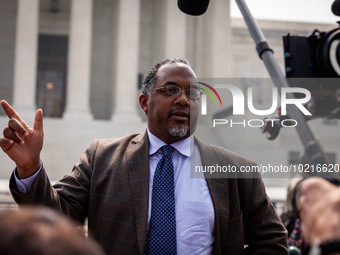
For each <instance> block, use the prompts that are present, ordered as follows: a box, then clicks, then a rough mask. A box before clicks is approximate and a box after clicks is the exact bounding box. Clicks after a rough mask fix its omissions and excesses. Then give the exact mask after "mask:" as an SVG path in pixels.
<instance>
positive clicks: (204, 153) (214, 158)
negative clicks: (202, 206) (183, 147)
mask: <svg viewBox="0 0 340 255" xmlns="http://www.w3.org/2000/svg"><path fill="white" fill-rule="evenodd" d="M195 141H196V143H197V145H198V148H199V151H200V155H201V160H202V165H203V166H216V164H221V163H222V161H223V159H222V158H221V157H220V156H219V155H218V154H217V153H216V151H215V150H214V149H213V147H212V146H211V145H209V144H207V143H205V142H203V141H201V140H200V139H198V138H196V137H195ZM205 177H206V180H207V183H208V188H209V191H210V195H211V199H212V202H213V205H214V210H215V225H214V238H215V239H214V254H221V244H222V243H225V240H226V237H227V235H226V234H227V230H228V225H229V194H228V181H227V179H218V178H212V176H211V175H210V174H209V173H205Z"/></svg>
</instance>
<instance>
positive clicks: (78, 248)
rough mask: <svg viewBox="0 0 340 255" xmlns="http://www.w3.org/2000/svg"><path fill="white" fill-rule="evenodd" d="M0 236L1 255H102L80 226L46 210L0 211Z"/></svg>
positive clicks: (100, 250)
mask: <svg viewBox="0 0 340 255" xmlns="http://www.w3.org/2000/svg"><path fill="white" fill-rule="evenodd" d="M0 236H1V238H0V254H3V255H23V254H25V255H43V254H48V255H75V254H81V255H104V252H103V251H102V249H101V247H100V245H99V244H98V243H96V242H95V241H94V240H92V239H91V238H87V237H86V236H85V232H84V229H83V227H82V226H81V227H79V226H77V225H76V224H75V223H74V222H72V221H70V220H69V219H67V218H66V217H65V216H64V215H62V214H60V213H58V212H57V211H55V210H52V209H50V208H47V207H41V206H38V207H33V206H23V207H21V208H20V209H19V210H4V211H0Z"/></svg>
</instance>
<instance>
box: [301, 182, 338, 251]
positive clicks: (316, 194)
mask: <svg viewBox="0 0 340 255" xmlns="http://www.w3.org/2000/svg"><path fill="white" fill-rule="evenodd" d="M301 193H302V194H301V197H300V207H301V209H300V216H301V221H302V224H301V230H302V233H303V237H304V239H305V241H306V242H307V243H308V244H310V245H311V246H312V251H311V253H310V254H315V255H317V254H339V253H340V187H337V186H335V185H333V184H331V183H330V182H328V181H326V180H325V179H322V178H318V177H312V178H308V179H306V180H304V181H303V182H302V184H301Z"/></svg>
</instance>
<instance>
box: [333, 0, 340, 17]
mask: <svg viewBox="0 0 340 255" xmlns="http://www.w3.org/2000/svg"><path fill="white" fill-rule="evenodd" d="M332 12H333V14H334V15H336V16H340V1H339V0H335V1H334V3H333V4H332Z"/></svg>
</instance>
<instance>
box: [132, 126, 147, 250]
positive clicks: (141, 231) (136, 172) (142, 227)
mask: <svg viewBox="0 0 340 255" xmlns="http://www.w3.org/2000/svg"><path fill="white" fill-rule="evenodd" d="M126 153H127V156H126V158H127V169H128V171H129V178H130V186H131V195H132V203H133V210H134V214H135V219H136V228H137V239H138V247H139V252H140V254H144V250H145V243H146V236H147V222H148V203H149V140H148V135H147V133H146V132H145V133H144V134H140V135H138V136H136V137H135V138H134V139H133V140H132V141H131V144H130V145H129V147H128V150H127V152H126Z"/></svg>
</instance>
